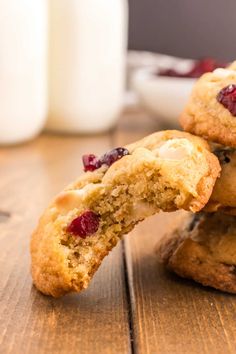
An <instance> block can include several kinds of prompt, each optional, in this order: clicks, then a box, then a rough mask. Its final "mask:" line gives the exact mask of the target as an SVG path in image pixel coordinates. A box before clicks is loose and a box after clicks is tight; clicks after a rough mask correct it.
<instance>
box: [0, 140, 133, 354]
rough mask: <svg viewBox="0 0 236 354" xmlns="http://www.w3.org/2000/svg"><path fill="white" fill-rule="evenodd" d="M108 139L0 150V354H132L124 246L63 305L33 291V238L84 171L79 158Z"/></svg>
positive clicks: (49, 142)
mask: <svg viewBox="0 0 236 354" xmlns="http://www.w3.org/2000/svg"><path fill="white" fill-rule="evenodd" d="M110 145H111V139H110V136H108V135H104V136H102V135H101V136H98V137H94V138H93V137H83V138H82V137H79V138H76V137H60V136H59V137H56V136H50V135H44V136H41V137H40V138H38V139H37V140H35V141H34V142H31V143H29V144H26V145H23V146H18V147H14V148H5V149H3V148H2V149H1V150H0V163H1V169H0V230H1V232H0V249H1V258H0V269H1V276H0V318H1V321H0V352H1V353H4V354H5V353H16V354H18V353H19V354H21V353H30V354H31V353H50V354H51V353H52V354H53V353H82V354H83V353H95V352H97V353H117V352H119V353H129V352H130V335H129V319H128V305H127V296H126V287H125V275H124V264H123V256H122V249H121V245H120V246H118V247H117V248H116V249H115V250H114V252H112V254H111V255H110V256H108V257H107V259H106V260H105V262H104V263H103V265H102V267H101V268H100V270H99V271H98V272H97V274H96V275H95V277H94V280H93V282H92V284H91V287H90V288H89V289H88V290H87V291H84V292H82V293H81V294H78V295H71V296H67V297H64V298H62V299H59V300H55V299H52V298H50V297H45V296H43V295H41V294H40V293H38V292H37V291H36V290H35V288H34V287H32V282H31V277H30V273H29V263H30V259H29V250H28V248H29V237H30V233H31V232H32V230H33V228H34V227H35V225H36V222H37V219H38V217H39V215H40V213H41V212H42V210H43V209H44V208H45V206H46V205H47V204H48V202H49V200H50V199H51V198H52V196H53V195H55V194H56V193H57V192H58V191H60V190H61V189H62V188H63V187H64V186H65V185H66V184H67V183H69V182H71V181H72V180H73V179H75V178H76V177H77V176H78V174H79V173H81V169H82V166H81V155H82V154H83V153H86V152H93V151H94V152H96V153H97V154H101V153H103V152H104V151H106V150H107V149H109V148H110Z"/></svg>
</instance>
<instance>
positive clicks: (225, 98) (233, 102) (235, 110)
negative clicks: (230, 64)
mask: <svg viewBox="0 0 236 354" xmlns="http://www.w3.org/2000/svg"><path fill="white" fill-rule="evenodd" d="M216 98H217V101H218V102H219V103H221V104H222V105H223V106H224V107H225V108H227V109H228V110H229V111H230V113H231V114H232V115H233V116H234V117H236V85H234V84H232V85H228V86H226V87H224V88H223V89H222V90H221V91H220V92H219V93H218V95H217V97H216Z"/></svg>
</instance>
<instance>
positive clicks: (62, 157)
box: [0, 111, 236, 354]
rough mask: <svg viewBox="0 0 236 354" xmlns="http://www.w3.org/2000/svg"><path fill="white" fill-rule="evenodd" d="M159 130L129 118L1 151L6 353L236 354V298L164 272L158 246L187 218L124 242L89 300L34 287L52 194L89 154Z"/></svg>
mask: <svg viewBox="0 0 236 354" xmlns="http://www.w3.org/2000/svg"><path fill="white" fill-rule="evenodd" d="M159 128H160V125H159V124H157V123H156V121H155V120H152V119H151V118H148V117H147V116H145V115H144V114H143V113H142V112H141V113H140V112H137V111H130V112H128V113H126V114H124V115H123V118H122V119H121V120H120V122H119V124H118V126H117V127H116V128H115V129H114V130H113V131H112V132H111V133H110V134H108V135H101V136H97V137H71V136H70V137H69V136H53V135H49V134H44V135H42V136H41V137H39V138H38V139H36V140H35V141H34V142H31V143H28V144H26V145H22V146H17V147H14V148H1V149H0V250H1V257H0V272H1V273H0V319H1V321H0V353H3V354H5V353H7V354H12V353H14V354H22V353H24V354H25V353H26V354H32V353H33V354H38V353H39V354H48V353H50V354H57V353H62V354H64V353H65V354H67V353H73V354H76V353H79V354H94V353H99V354H100V353H105V354H106V353H107V354H110V353H111V354H112V353H119V354H123V353H124V354H126V353H140V354H146V353H147V354H149V353H151V354H167V353H168V354H175V353H176V354H177V353H178V354H195V353H201V354H202V353H203V354H212V353H213V354H222V353H223V354H233V353H236V297H235V296H231V295H226V294H223V293H220V292H217V291H214V290H212V289H208V288H203V287H201V286H200V285H197V284H195V283H194V282H191V281H184V280H182V279H180V278H178V277H177V276H174V275H171V274H169V273H168V272H166V271H164V269H163V268H162V267H161V266H160V265H158V263H157V260H156V255H155V252H154V247H155V244H156V242H157V240H158V239H159V238H160V237H162V235H163V234H164V233H165V232H167V231H168V230H169V229H170V228H171V227H172V226H173V224H174V222H175V220H176V218H178V215H179V213H171V214H163V213H161V214H159V215H158V216H155V217H152V218H150V219H148V220H146V221H145V222H143V223H142V224H140V225H139V226H138V227H136V229H135V230H134V231H133V232H132V234H131V235H127V236H125V240H124V242H123V243H120V244H119V246H118V247H116V248H115V249H114V251H113V252H112V253H111V254H110V255H109V256H108V257H107V258H106V259H105V261H104V263H103V265H102V266H101V268H100V269H99V271H98V272H97V274H96V275H95V277H94V280H93V282H92V284H91V287H90V288H89V289H88V290H86V291H84V292H82V293H81V294H77V295H76V294H75V295H70V296H66V297H64V298H62V299H57V300H56V299H52V298H49V297H45V296H43V295H41V294H40V293H38V292H37V291H36V290H35V289H34V287H32V282H31V277H30V272H29V266H30V258H29V250H28V246H29V237H30V233H31V232H32V230H33V228H34V227H35V225H36V222H37V219H38V216H39V215H40V213H41V212H42V211H43V209H44V208H45V206H46V205H47V204H48V202H49V200H50V199H51V198H52V197H53V195H55V194H56V193H57V192H58V191H60V190H61V189H62V188H63V187H64V186H65V185H66V184H67V183H69V182H71V181H72V180H73V179H75V178H76V177H77V176H78V174H79V173H80V172H81V169H82V167H81V155H82V154H83V153H87V152H95V153H97V154H98V155H99V154H102V153H103V152H104V151H106V150H107V149H109V148H110V147H111V145H112V146H123V145H125V144H126V143H129V142H131V141H134V140H136V139H139V138H141V137H143V136H145V135H146V134H149V133H151V132H152V131H155V130H158V129H159Z"/></svg>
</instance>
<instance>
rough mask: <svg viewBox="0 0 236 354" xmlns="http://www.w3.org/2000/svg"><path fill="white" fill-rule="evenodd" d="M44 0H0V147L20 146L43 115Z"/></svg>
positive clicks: (40, 124) (40, 123) (38, 126)
mask: <svg viewBox="0 0 236 354" xmlns="http://www.w3.org/2000/svg"><path fill="white" fill-rule="evenodd" d="M47 36H48V33H47V0H34V1H32V0H20V1H19V0H0V144H12V143H20V142H22V141H25V140H28V139H31V138H33V137H34V136H35V135H36V134H38V132H39V131H40V130H41V129H42V127H43V125H44V123H45V119H46V116H47V90H46V86H47Z"/></svg>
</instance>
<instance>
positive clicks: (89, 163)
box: [82, 154, 101, 172]
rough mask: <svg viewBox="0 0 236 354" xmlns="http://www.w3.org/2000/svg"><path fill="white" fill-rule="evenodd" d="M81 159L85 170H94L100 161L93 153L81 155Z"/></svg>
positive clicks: (99, 164)
mask: <svg viewBox="0 0 236 354" xmlns="http://www.w3.org/2000/svg"><path fill="white" fill-rule="evenodd" d="M82 160H83V164H84V171H85V172H87V171H94V170H96V169H97V168H99V167H101V163H100V161H99V159H98V158H97V157H96V156H95V155H93V154H89V155H83V156H82Z"/></svg>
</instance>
